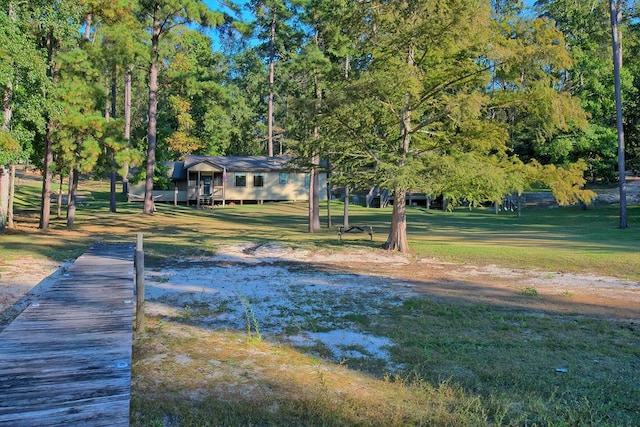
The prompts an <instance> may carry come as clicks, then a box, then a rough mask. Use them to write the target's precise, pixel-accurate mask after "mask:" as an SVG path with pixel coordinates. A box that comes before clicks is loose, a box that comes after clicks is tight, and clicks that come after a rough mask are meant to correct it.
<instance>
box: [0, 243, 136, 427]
mask: <svg viewBox="0 0 640 427" xmlns="http://www.w3.org/2000/svg"><path fill="white" fill-rule="evenodd" d="M133 253H134V246H133V245H132V244H96V245H94V246H93V247H92V248H91V249H89V250H88V251H87V252H86V253H85V254H83V255H82V256H81V257H79V258H78V259H77V260H76V262H75V263H74V264H73V265H72V266H71V267H70V268H69V269H68V270H67V271H66V272H64V274H62V275H61V277H60V278H59V279H58V281H57V282H56V283H55V284H53V285H52V286H51V287H50V288H49V289H48V291H47V292H46V293H45V294H43V295H42V296H40V298H39V300H38V301H36V302H35V303H33V304H31V305H30V306H29V307H27V309H26V310H25V311H24V312H23V313H21V314H20V316H18V317H17V318H16V319H15V320H14V321H13V322H12V323H11V324H10V325H8V326H7V327H6V328H5V329H4V330H3V331H2V332H1V333H0V425H2V426H4V425H6V426H70V425H71V426H73V425H77V426H126V425H129V403H130V388H131V347H132V342H133V307H134V304H133V289H134V283H133V281H134V273H133Z"/></svg>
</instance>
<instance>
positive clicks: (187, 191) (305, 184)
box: [128, 156, 327, 206]
mask: <svg viewBox="0 0 640 427" xmlns="http://www.w3.org/2000/svg"><path fill="white" fill-rule="evenodd" d="M165 166H167V167H168V171H167V173H168V175H169V177H170V179H171V181H172V183H173V188H171V189H156V188H154V190H153V198H154V200H155V201H158V202H168V203H174V204H178V203H185V204H195V205H197V206H201V205H205V204H206V205H213V204H216V203H219V204H222V205H224V204H226V203H230V202H233V203H239V204H242V203H263V202H272V201H308V200H309V184H310V173H309V172H308V171H301V170H299V169H296V167H295V165H293V164H292V163H291V158H289V157H266V156H187V157H186V158H185V160H184V162H169V163H166V164H165ZM326 177H327V176H326V173H325V172H321V173H320V175H319V180H320V190H319V193H320V197H321V198H324V199H326V194H327V191H326V185H327V179H326ZM128 196H129V201H141V200H144V181H141V182H139V183H138V184H135V185H129V193H128Z"/></svg>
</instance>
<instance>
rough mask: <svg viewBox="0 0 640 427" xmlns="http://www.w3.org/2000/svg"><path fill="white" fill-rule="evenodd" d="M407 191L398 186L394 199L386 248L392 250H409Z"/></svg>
mask: <svg viewBox="0 0 640 427" xmlns="http://www.w3.org/2000/svg"><path fill="white" fill-rule="evenodd" d="M406 195H407V192H406V190H405V189H404V188H396V191H395V198H394V200H393V217H392V218H391V231H390V233H389V237H388V238H387V242H386V243H385V245H384V248H385V249H387V250H390V251H399V252H409V244H408V242H407V201H406Z"/></svg>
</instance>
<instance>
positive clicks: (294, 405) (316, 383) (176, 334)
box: [132, 318, 490, 426]
mask: <svg viewBox="0 0 640 427" xmlns="http://www.w3.org/2000/svg"><path fill="white" fill-rule="evenodd" d="M134 360H135V363H134V367H133V387H132V390H133V396H132V398H133V406H132V408H133V410H132V425H181V426H187V425H387V426H399V425H425V424H433V423H437V424H456V425H472V424H485V423H486V422H489V421H490V420H489V419H488V415H487V414H486V413H485V409H483V407H482V405H480V404H479V399H478V398H475V397H473V396H470V395H468V394H466V393H464V392H462V391H461V389H459V388H457V387H455V386H452V385H447V384H442V385H440V386H439V387H435V388H434V387H431V386H429V385H427V384H426V383H423V382H420V381H410V380H407V379H402V378H400V377H395V378H391V377H387V378H384V379H379V378H374V377H371V376H368V375H365V374H363V373H361V372H358V371H354V370H351V369H349V368H348V367H346V366H344V365H340V364H334V363H330V362H327V361H323V360H320V359H318V358H315V357H312V356H309V355H305V354H302V353H301V352H299V351H298V350H296V349H294V348H291V347H288V346H280V345H275V344H271V343H268V342H266V341H260V340H256V339H251V338H248V337H247V336H245V335H242V334H239V333H237V332H231V331H221V330H217V331H212V330H208V329H202V328H199V327H194V326H190V325H186V324H181V323H163V322H162V321H161V320H159V319H157V318H156V319H149V321H148V324H147V332H146V333H145V334H144V336H142V337H139V338H138V339H137V341H136V344H135V355H134Z"/></svg>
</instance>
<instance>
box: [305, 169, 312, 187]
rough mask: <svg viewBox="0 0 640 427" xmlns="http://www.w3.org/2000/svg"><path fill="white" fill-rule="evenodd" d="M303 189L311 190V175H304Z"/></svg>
mask: <svg viewBox="0 0 640 427" xmlns="http://www.w3.org/2000/svg"><path fill="white" fill-rule="evenodd" d="M304 188H305V189H307V190H308V189H309V188H311V174H310V173H307V174H305V175H304Z"/></svg>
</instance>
